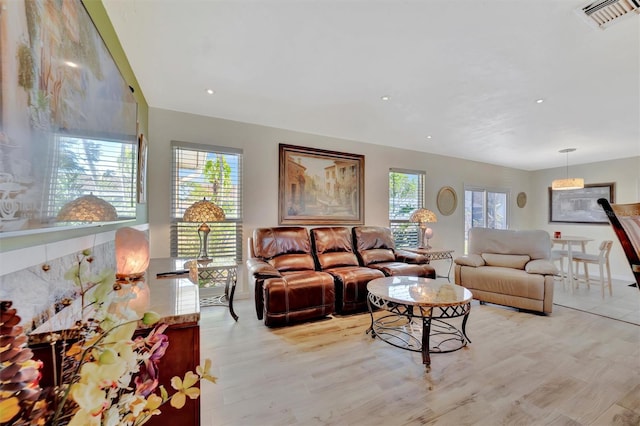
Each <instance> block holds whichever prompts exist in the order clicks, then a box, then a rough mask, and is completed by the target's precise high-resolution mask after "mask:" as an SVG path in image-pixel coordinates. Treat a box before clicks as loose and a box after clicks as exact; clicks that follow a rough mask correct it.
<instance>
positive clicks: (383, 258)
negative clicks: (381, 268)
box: [360, 249, 396, 266]
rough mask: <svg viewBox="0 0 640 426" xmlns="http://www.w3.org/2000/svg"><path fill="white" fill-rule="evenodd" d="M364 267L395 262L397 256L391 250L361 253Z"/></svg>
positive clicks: (373, 250) (372, 250)
mask: <svg viewBox="0 0 640 426" xmlns="http://www.w3.org/2000/svg"><path fill="white" fill-rule="evenodd" d="M360 256H362V263H363V264H364V266H369V265H373V264H375V263H382V262H394V261H395V260H396V256H395V255H394V254H393V252H392V251H391V250H387V249H371V250H366V251H363V252H361V253H360Z"/></svg>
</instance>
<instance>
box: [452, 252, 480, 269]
mask: <svg viewBox="0 0 640 426" xmlns="http://www.w3.org/2000/svg"><path fill="white" fill-rule="evenodd" d="M455 262H456V264H458V265H464V266H473V267H475V268H477V267H479V266H484V259H483V258H482V256H480V255H479V254H468V255H466V256H460V257H458V258H456V260H455Z"/></svg>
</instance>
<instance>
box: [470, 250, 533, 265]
mask: <svg viewBox="0 0 640 426" xmlns="http://www.w3.org/2000/svg"><path fill="white" fill-rule="evenodd" d="M482 258H483V259H484V262H485V263H486V264H487V265H488V266H502V267H503V268H514V269H524V265H526V264H527V262H528V261H529V260H530V259H531V258H530V257H529V256H527V255H524V254H496V253H482Z"/></svg>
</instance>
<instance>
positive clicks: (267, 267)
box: [246, 257, 282, 279]
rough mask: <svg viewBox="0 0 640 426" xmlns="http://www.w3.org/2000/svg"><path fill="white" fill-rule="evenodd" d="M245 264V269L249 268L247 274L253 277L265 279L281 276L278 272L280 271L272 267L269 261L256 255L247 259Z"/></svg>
mask: <svg viewBox="0 0 640 426" xmlns="http://www.w3.org/2000/svg"><path fill="white" fill-rule="evenodd" d="M246 265H247V269H248V270H249V274H250V275H252V276H253V277H254V278H262V279H267V278H277V277H281V276H282V274H280V272H278V270H277V269H276V268H274V267H273V266H272V265H271V264H270V263H268V262H265V261H264V260H262V259H258V258H256V257H252V258H250V259H247V262H246Z"/></svg>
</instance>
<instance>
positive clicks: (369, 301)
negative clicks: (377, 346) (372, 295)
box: [367, 294, 376, 339]
mask: <svg viewBox="0 0 640 426" xmlns="http://www.w3.org/2000/svg"><path fill="white" fill-rule="evenodd" d="M367 307H368V308H369V315H370V316H371V325H370V326H369V328H368V329H367V334H369V333H371V338H372V339H375V337H376V332H375V331H374V330H373V307H372V306H371V299H369V295H368V294H367Z"/></svg>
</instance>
